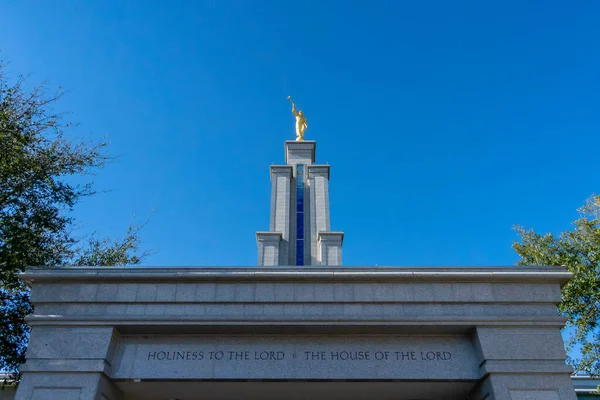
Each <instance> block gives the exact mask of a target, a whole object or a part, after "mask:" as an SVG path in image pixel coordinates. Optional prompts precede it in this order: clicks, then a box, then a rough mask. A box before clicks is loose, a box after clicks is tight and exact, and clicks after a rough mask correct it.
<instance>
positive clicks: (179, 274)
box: [21, 267, 572, 285]
mask: <svg viewBox="0 0 600 400" xmlns="http://www.w3.org/2000/svg"><path fill="white" fill-rule="evenodd" d="M571 276H572V274H571V273H569V272H567V271H566V269H565V268H562V267H536V268H517V267H506V268H452V267H449V268H412V267H402V268H389V267H373V268H335V267H333V268H331V267H321V268H289V267H280V268H246V267H244V268H242V267H240V268H176V267H173V268H148V267H144V268H135V267H125V268H112V267H66V268H63V267H61V268H36V267H30V268H29V269H28V270H27V271H26V272H24V273H23V274H21V277H22V278H23V279H24V280H26V281H28V282H30V283H32V282H36V281H43V282H63V283H64V282H72V281H88V282H103V281H121V282H123V281H131V282H141V281H145V282H148V281H151V282H157V283H159V282H173V281H177V282H179V281H186V282H195V281H212V282H215V281H237V282H248V281H317V282H321V281H330V282H386V283H389V282H395V281H429V282H528V283H531V282H558V283H560V284H561V285H564V284H565V283H566V282H567V281H568V280H569V279H570V278H571Z"/></svg>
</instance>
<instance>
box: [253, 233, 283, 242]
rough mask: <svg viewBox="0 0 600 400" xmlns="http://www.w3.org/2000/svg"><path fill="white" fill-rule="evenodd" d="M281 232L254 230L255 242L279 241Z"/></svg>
mask: <svg viewBox="0 0 600 400" xmlns="http://www.w3.org/2000/svg"><path fill="white" fill-rule="evenodd" d="M281 238H282V235H281V232H267V231H263V232H256V241H257V242H281Z"/></svg>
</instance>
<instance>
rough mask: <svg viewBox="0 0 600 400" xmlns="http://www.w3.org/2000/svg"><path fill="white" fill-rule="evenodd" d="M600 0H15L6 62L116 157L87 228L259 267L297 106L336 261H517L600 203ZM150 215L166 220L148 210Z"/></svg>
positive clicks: (84, 218) (3, 32)
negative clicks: (525, 235) (276, 173)
mask: <svg viewBox="0 0 600 400" xmlns="http://www.w3.org/2000/svg"><path fill="white" fill-rule="evenodd" d="M599 15H600V2H597V1H593V0H590V1H572V2H565V1H549V0H545V1H497V2H487V1H451V2H449V1H410V2H409V1H387V2H384V1H341V0H340V1H333V0H326V1H324V0H317V1H312V0H311V1H301V2H291V1H279V0H278V1H262V0H248V1H224V0H213V1H188V2H183V1H154V2H153V1H137V2H134V1H128V2H124V1H71V2H67V1H44V2H37V1H5V2H2V3H1V4H0V51H1V53H0V57H1V58H3V59H5V60H7V61H10V63H11V64H10V70H11V71H13V72H14V73H16V74H17V73H23V74H30V75H31V77H30V79H31V81H32V82H36V81H41V80H48V81H50V83H51V85H53V86H58V85H60V86H62V87H64V88H65V89H66V90H67V91H68V93H67V95H66V96H65V97H64V99H63V100H62V101H61V103H60V105H59V106H60V107H59V109H58V110H60V111H68V112H70V115H69V116H68V119H69V120H72V121H76V122H79V123H80V126H79V128H78V131H77V132H78V133H79V134H80V135H83V136H85V137H90V136H91V137H92V138H97V139H99V138H101V137H103V136H107V137H108V139H109V140H110V141H111V142H112V146H111V149H110V152H111V154H113V155H116V156H118V159H117V161H116V162H114V163H112V164H110V165H108V166H107V167H106V168H105V169H104V170H102V171H100V172H99V173H98V175H97V176H96V177H95V182H96V188H97V189H99V190H103V191H105V190H106V191H108V192H107V193H102V194H99V195H97V196H95V197H93V198H90V199H87V200H85V201H84V202H83V203H81V204H80V205H78V206H77V209H76V212H75V216H76V217H77V218H78V220H79V226H80V229H79V231H80V232H81V233H82V234H83V233H86V232H91V231H97V232H98V233H99V234H101V235H118V234H120V233H122V232H123V231H124V230H125V228H126V227H127V225H128V224H129V222H130V220H131V216H132V214H134V213H135V214H136V219H137V220H138V221H144V220H145V219H146V218H147V217H148V215H150V214H151V213H152V216H151V219H150V222H149V224H148V225H147V227H146V228H145V230H144V231H143V233H142V238H143V241H144V247H145V248H149V249H153V250H155V252H156V253H155V254H154V255H152V256H150V257H149V258H148V259H146V261H145V264H147V265H174V266H176V265H256V243H255V231H257V230H267V229H268V227H269V199H270V181H269V165H270V164H282V163H284V154H283V142H284V140H287V139H293V138H294V119H293V116H292V115H291V113H290V110H289V103H288V101H287V100H286V97H287V96H288V95H292V97H293V98H294V100H295V101H296V103H297V104H298V105H299V106H300V108H302V109H303V110H304V111H305V114H306V116H307V119H308V124H309V129H308V130H307V131H306V138H307V139H311V140H313V139H314V140H316V141H317V161H318V162H320V163H329V164H330V165H331V181H330V200H331V222H332V225H331V226H332V229H333V230H342V231H345V233H346V236H345V241H344V247H343V249H344V250H343V252H344V264H346V265H375V264H378V265H467V266H471V265H510V264H513V263H514V261H515V260H516V259H517V257H516V254H515V253H514V252H513V250H512V249H511V243H512V241H513V240H515V239H516V234H515V233H514V232H513V230H512V226H513V225H514V224H522V225H525V226H528V227H533V228H535V229H536V230H539V231H560V230H564V229H566V228H568V227H569V223H570V221H572V220H573V219H575V218H576V217H577V213H576V211H575V209H576V208H577V207H579V206H580V205H581V204H582V203H583V202H584V200H585V198H586V197H587V196H588V195H590V194H592V193H593V192H599V191H600V189H599V171H600V158H599V157H598V149H599V146H600V48H599V45H598V43H599V39H600V24H599V23H598V16H599ZM153 210H154V211H153Z"/></svg>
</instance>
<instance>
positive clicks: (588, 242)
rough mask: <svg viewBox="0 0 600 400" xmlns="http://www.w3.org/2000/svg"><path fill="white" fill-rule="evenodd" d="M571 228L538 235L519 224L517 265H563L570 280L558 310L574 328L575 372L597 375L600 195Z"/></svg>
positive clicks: (599, 351)
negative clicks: (555, 233)
mask: <svg viewBox="0 0 600 400" xmlns="http://www.w3.org/2000/svg"><path fill="white" fill-rule="evenodd" d="M578 211H579V212H580V217H579V218H578V219H576V220H575V221H574V222H573V229H571V230H567V231H565V232H562V233H561V234H559V235H558V236H555V235H553V234H552V233H546V234H543V235H540V234H538V233H536V232H534V231H533V230H526V229H524V228H523V227H521V226H517V227H516V230H517V232H518V234H519V236H520V241H519V242H515V243H514V244H513V248H514V249H515V251H516V252H517V253H518V254H519V256H520V257H521V259H520V260H519V261H518V263H517V264H518V265H525V266H540V265H563V266H565V267H566V268H567V269H568V270H569V272H572V273H573V279H571V281H570V282H569V283H567V284H566V285H565V287H564V288H563V290H562V301H561V303H560V305H559V309H560V311H561V313H562V314H563V315H565V316H566V317H567V318H568V321H567V327H568V328H570V329H569V331H571V332H572V334H571V338H570V340H569V341H568V343H567V348H568V350H569V352H570V353H571V354H572V356H571V357H570V359H569V362H570V363H571V365H572V366H573V368H574V369H575V371H576V372H579V373H586V374H589V375H593V376H597V375H600V196H597V195H593V196H591V197H590V198H589V199H588V200H587V201H586V204H585V205H584V206H583V207H581V208H580V209H579V210H578Z"/></svg>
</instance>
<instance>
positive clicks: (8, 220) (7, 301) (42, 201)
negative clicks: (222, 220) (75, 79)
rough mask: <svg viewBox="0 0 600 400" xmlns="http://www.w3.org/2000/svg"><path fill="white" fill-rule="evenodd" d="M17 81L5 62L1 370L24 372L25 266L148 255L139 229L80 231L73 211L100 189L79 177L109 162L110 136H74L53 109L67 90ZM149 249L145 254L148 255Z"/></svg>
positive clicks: (0, 127)
mask: <svg viewBox="0 0 600 400" xmlns="http://www.w3.org/2000/svg"><path fill="white" fill-rule="evenodd" d="M25 84H26V80H25V79H24V78H23V77H17V78H16V79H14V80H13V81H12V82H11V80H10V79H9V76H8V75H7V68H6V65H5V64H2V63H0V370H1V371H8V372H10V373H12V378H14V379H18V377H19V375H18V366H19V364H21V363H22V362H23V361H24V360H25V359H24V353H25V349H26V346H27V338H28V334H29V328H28V326H27V324H26V322H25V316H26V315H27V314H29V313H31V312H32V311H33V309H32V305H31V303H30V301H29V291H28V288H27V286H26V284H25V283H24V282H23V281H22V280H21V279H20V278H19V273H20V272H23V271H24V270H25V268H26V267H28V266H46V267H52V266H59V265H131V264H138V263H139V262H140V256H138V255H137V253H138V252H139V245H140V243H139V236H138V234H139V229H140V226H138V225H132V226H130V228H129V230H128V231H127V232H126V234H125V236H124V237H123V238H122V239H117V240H111V239H108V238H105V239H103V238H97V237H95V236H92V237H91V238H89V237H88V238H81V237H77V236H75V235H74V233H73V226H74V225H73V224H74V220H73V218H72V217H70V216H69V211H71V210H72V209H73V207H74V206H75V205H76V204H77V202H78V201H80V200H81V199H82V198H84V197H86V196H91V195H93V194H94V190H93V189H92V186H91V183H87V184H75V183H73V182H74V181H75V179H73V177H76V176H86V175H89V174H91V173H93V172H94V171H96V170H97V169H98V168H102V167H103V166H104V165H105V163H106V162H107V161H109V157H108V156H107V155H106V154H105V149H106V146H107V143H106V142H100V143H86V142H83V141H73V140H69V139H68V138H67V135H66V133H67V132H68V129H69V127H70V126H71V125H70V124H68V123H63V122H62V118H61V117H62V116H61V115H60V114H57V113H55V112H53V108H52V107H53V106H54V105H55V104H56V103H57V101H58V100H59V99H60V97H61V93H60V92H58V93H49V92H48V90H46V87H45V85H43V84H42V85H40V86H37V87H34V88H33V89H30V90H27V89H26V86H25ZM142 256H143V255H142Z"/></svg>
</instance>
